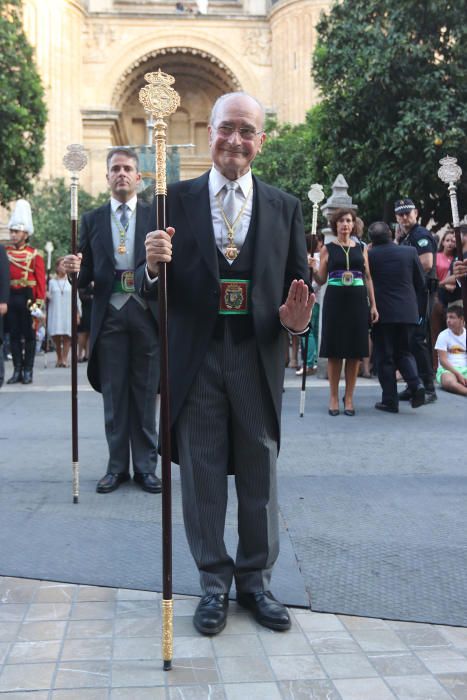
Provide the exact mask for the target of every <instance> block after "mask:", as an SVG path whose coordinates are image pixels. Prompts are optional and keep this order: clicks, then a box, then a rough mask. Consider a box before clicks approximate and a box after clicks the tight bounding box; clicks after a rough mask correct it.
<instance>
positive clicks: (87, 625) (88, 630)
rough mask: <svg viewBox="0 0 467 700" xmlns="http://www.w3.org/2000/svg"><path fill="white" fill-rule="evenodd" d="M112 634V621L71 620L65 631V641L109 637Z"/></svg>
mask: <svg viewBox="0 0 467 700" xmlns="http://www.w3.org/2000/svg"><path fill="white" fill-rule="evenodd" d="M112 633H113V621H112V620H71V621H70V622H69V623H68V627H67V629H66V637H67V639H87V638H89V637H111V636H112Z"/></svg>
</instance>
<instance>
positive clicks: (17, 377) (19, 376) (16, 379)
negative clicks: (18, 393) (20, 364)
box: [7, 369, 23, 384]
mask: <svg viewBox="0 0 467 700" xmlns="http://www.w3.org/2000/svg"><path fill="white" fill-rule="evenodd" d="M22 381H23V370H21V369H15V370H14V371H13V374H12V376H11V377H10V378H9V380H8V381H7V384H19V383H20V382H22Z"/></svg>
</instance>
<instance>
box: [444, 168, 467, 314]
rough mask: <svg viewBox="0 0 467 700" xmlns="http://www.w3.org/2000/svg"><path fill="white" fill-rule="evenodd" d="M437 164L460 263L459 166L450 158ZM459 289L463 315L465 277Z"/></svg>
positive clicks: (466, 291) (466, 310) (466, 305)
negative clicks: (447, 201) (449, 209)
mask: <svg viewBox="0 0 467 700" xmlns="http://www.w3.org/2000/svg"><path fill="white" fill-rule="evenodd" d="M439 162H440V163H441V168H440V169H439V170H438V177H439V179H440V180H442V181H443V182H445V183H446V184H447V186H448V192H449V199H450V200H451V212H452V225H453V226H454V233H455V235H456V252H457V259H458V260H461V261H462V260H463V259H464V252H463V250H462V237H461V231H460V221H459V209H458V207H457V196H456V182H458V181H459V180H460V179H461V175H462V169H461V167H460V166H459V165H457V158H452V157H451V156H446V157H445V158H441V160H440V161H439ZM461 289H462V304H463V306H464V314H465V313H467V279H466V277H465V276H464V277H462V279H461Z"/></svg>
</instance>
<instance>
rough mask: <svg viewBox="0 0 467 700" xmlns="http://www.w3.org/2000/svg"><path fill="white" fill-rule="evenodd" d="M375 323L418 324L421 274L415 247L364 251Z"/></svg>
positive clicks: (384, 246)
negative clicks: (376, 318) (376, 312)
mask: <svg viewBox="0 0 467 700" xmlns="http://www.w3.org/2000/svg"><path fill="white" fill-rule="evenodd" d="M368 260H369V264H370V272H371V277H372V279H373V286H374V289H375V299H376V308H377V309H378V313H379V323H418V321H419V318H420V316H422V315H423V314H424V313H425V309H424V306H423V297H424V291H425V275H424V273H423V268H422V266H421V264H420V260H419V257H418V255H417V251H416V250H415V248H410V247H408V246H398V245H396V244H395V243H383V244H381V245H376V246H372V247H371V249H370V250H369V252H368Z"/></svg>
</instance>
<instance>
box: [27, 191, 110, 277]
mask: <svg viewBox="0 0 467 700" xmlns="http://www.w3.org/2000/svg"><path fill="white" fill-rule="evenodd" d="M108 199H109V195H108V193H106V192H104V193H102V194H100V195H98V196H97V197H93V196H92V195H90V194H89V193H88V192H86V191H84V190H82V189H80V190H79V192H78V212H79V214H80V216H81V215H82V214H84V213H85V212H86V211H89V210H90V209H94V208H95V207H98V206H100V205H101V204H104V202H106V201H108ZM29 202H30V204H31V209H32V218H33V223H34V236H33V237H32V239H31V243H32V244H33V245H34V246H35V247H36V248H39V249H40V250H44V245H45V242H46V241H52V243H53V245H54V252H53V256H52V260H53V261H55V260H56V259H57V258H58V257H60V256H61V255H66V254H67V253H70V252H71V225H70V188H69V187H67V186H66V184H65V180H64V179H63V178H57V179H55V180H49V181H48V182H44V183H42V184H41V185H39V187H38V188H37V189H36V191H35V193H34V194H33V196H32V197H30V199H29ZM52 264H53V263H52Z"/></svg>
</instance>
